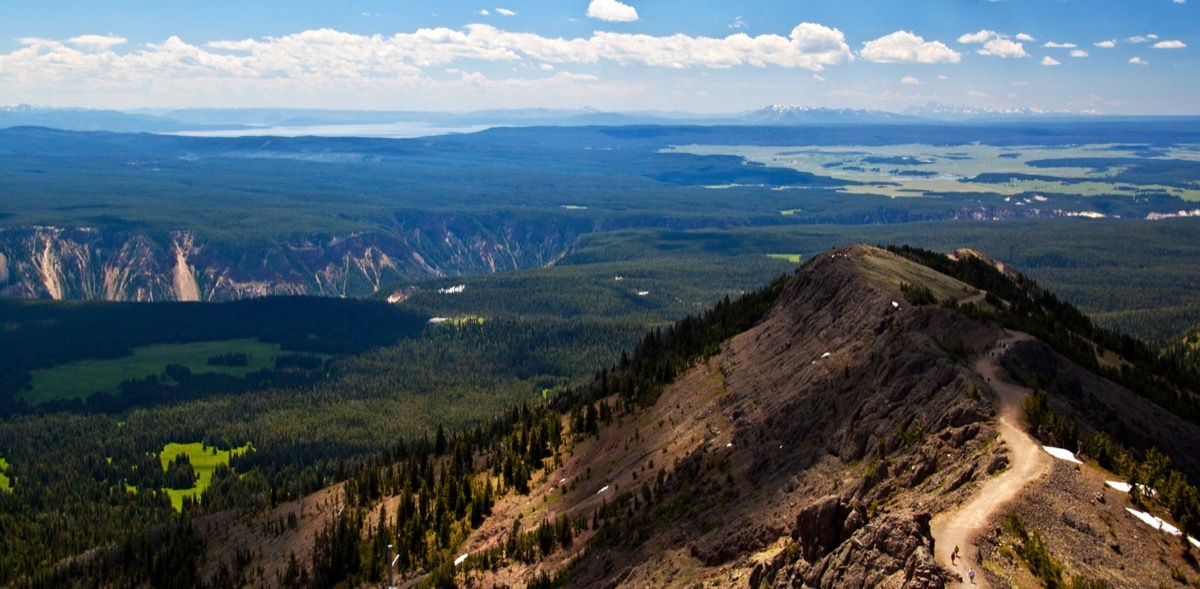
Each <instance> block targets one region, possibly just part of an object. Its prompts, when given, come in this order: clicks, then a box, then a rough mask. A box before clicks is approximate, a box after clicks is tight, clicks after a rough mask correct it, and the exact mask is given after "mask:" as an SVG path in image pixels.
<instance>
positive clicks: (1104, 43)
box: [1094, 39, 1117, 49]
mask: <svg viewBox="0 0 1200 589" xmlns="http://www.w3.org/2000/svg"><path fill="white" fill-rule="evenodd" d="M1094 45H1095V46H1096V47H1100V48H1103V49H1112V48H1113V47H1116V46H1117V41H1116V40H1115V39H1109V40H1107V41H1100V42H1099V43H1094Z"/></svg>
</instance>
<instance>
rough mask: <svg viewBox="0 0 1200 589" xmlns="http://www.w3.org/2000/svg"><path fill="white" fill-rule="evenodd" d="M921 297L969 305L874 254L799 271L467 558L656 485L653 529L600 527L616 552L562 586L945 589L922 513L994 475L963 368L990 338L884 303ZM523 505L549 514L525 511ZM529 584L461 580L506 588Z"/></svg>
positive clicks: (495, 522)
mask: <svg viewBox="0 0 1200 589" xmlns="http://www.w3.org/2000/svg"><path fill="white" fill-rule="evenodd" d="M930 280H933V281H934V282H930V283H931V284H932V285H933V287H934V288H935V289H936V290H937V291H938V292H941V293H943V295H942V296H959V297H963V298H967V297H971V296H975V295H976V294H977V293H976V292H975V291H974V290H973V289H971V288H969V287H967V286H966V285H964V284H962V283H958V282H957V281H953V280H951V279H948V278H946V277H935V276H932V272H930V271H928V269H925V268H923V267H920V266H917V265H916V264H913V263H911V262H908V261H907V260H903V259H901V258H899V257H897V256H893V255H891V254H888V253H887V252H883V251H881V250H878V249H875V248H869V247H850V248H845V249H841V250H837V251H835V252H831V253H829V254H825V255H822V256H819V257H817V258H814V260H813V261H811V262H810V263H809V264H807V265H806V266H805V267H804V268H803V269H801V270H800V271H798V273H797V276H796V277H795V279H794V280H793V281H792V282H791V283H790V285H789V286H788V287H787V289H786V290H785V292H784V293H783V294H782V295H781V297H780V300H779V302H778V303H777V304H776V307H775V308H774V309H773V310H772V311H771V312H770V313H769V315H768V316H767V318H766V319H765V320H764V321H763V322H761V323H760V324H759V325H758V326H757V327H755V328H753V329H751V330H750V331H748V332H746V333H744V334H742V335H740V336H738V337H736V338H734V339H733V340H732V341H730V342H729V343H728V344H726V345H725V346H724V347H723V349H722V350H721V352H720V353H719V354H718V355H716V356H714V357H712V358H710V359H708V360H707V361H703V362H701V363H699V364H697V365H696V366H695V367H694V368H693V369H692V370H691V371H689V372H688V373H686V374H684V375H683V376H681V377H680V378H678V379H677V381H676V383H675V384H673V385H672V386H670V387H668V389H667V390H666V391H665V392H664V394H663V395H662V397H661V398H660V399H659V400H658V402H657V404H656V405H655V406H654V407H653V408H650V409H648V410H645V411H644V412H643V413H642V414H641V415H639V416H635V417H631V418H626V419H624V420H623V421H622V422H621V423H619V424H617V423H614V424H613V426H611V427H609V428H606V429H604V430H602V432H601V434H600V436H599V437H598V438H597V439H590V440H587V441H584V442H583V443H581V444H580V445H579V446H577V447H576V449H575V452H574V453H573V455H572V457H571V459H570V460H568V461H567V462H566V464H565V465H564V466H562V467H561V468H560V469H558V470H556V471H555V472H552V473H549V474H548V475H547V476H546V479H545V480H546V482H544V483H543V484H542V485H541V486H539V487H535V488H534V490H533V492H531V494H530V496H529V497H518V498H516V499H513V500H510V501H507V502H506V503H502V504H501V505H500V506H498V508H497V510H496V514H497V515H496V516H495V517H493V518H492V520H491V521H489V522H487V523H485V524H484V528H483V529H482V530H481V531H480V532H479V533H477V534H476V535H475V537H474V539H473V540H472V543H471V545H469V546H467V547H466V548H467V550H478V549H480V548H484V547H486V546H487V545H489V544H490V543H491V542H496V541H500V539H501V538H502V537H503V530H506V529H508V528H509V527H511V525H512V523H511V522H512V521H513V519H515V518H516V517H517V516H518V515H520V516H522V517H523V518H526V521H527V522H530V521H538V520H540V519H541V518H548V519H550V520H551V521H553V520H552V518H554V517H557V516H558V514H560V513H568V514H570V515H572V516H577V515H588V514H591V513H592V512H593V510H595V509H596V508H597V507H598V506H600V505H602V504H603V503H605V502H606V501H608V500H610V499H611V496H612V495H615V494H617V493H620V492H621V490H622V489H629V490H636V489H638V487H639V485H640V481H643V480H645V479H646V477H650V476H653V474H654V472H655V470H657V469H658V468H660V467H665V470H666V471H667V472H666V475H667V476H666V485H665V489H666V491H665V492H664V493H663V494H662V496H661V497H659V498H657V499H655V505H654V506H653V507H651V508H645V509H648V511H644V512H643V514H645V513H650V514H652V515H634V516H633V517H631V518H629V520H628V521H609V522H608V523H607V524H606V525H612V526H617V529H620V528H622V527H628V528H629V529H628V531H627V534H628V539H626V540H625V541H622V542H616V543H614V542H612V541H611V540H605V541H604V542H598V543H595V544H594V545H588V547H587V549H586V552H585V553H583V556H581V557H580V559H579V560H578V561H577V562H576V563H575V564H574V569H573V570H574V576H572V577H571V585H572V586H585V587H606V586H613V585H614V584H616V585H623V586H647V587H649V586H681V587H682V586H686V587H690V586H693V585H694V584H695V583H697V582H704V583H705V584H706V585H707V584H708V583H711V582H714V581H717V580H720V581H721V582H722V584H725V583H732V584H733V585H734V586H751V587H759V586H777V587H793V586H795V587H800V586H811V587H879V586H896V587H899V586H907V587H941V586H944V584H945V583H946V582H948V581H950V580H951V579H952V578H953V577H952V575H951V574H950V572H949V571H946V570H944V569H943V568H941V567H940V566H939V565H937V564H936V562H935V560H934V558H933V549H934V546H933V539H932V536H931V534H930V527H929V521H930V517H931V514H932V513H936V512H938V511H939V510H941V509H946V508H948V507H950V506H953V505H955V504H957V503H959V502H961V501H962V500H963V499H964V498H965V497H966V496H968V495H969V494H970V492H971V489H972V487H973V485H974V484H975V483H976V482H977V481H979V480H981V479H983V478H986V477H987V476H988V474H989V473H990V472H994V471H996V470H999V469H1000V468H1001V467H1002V466H1003V464H1004V459H1003V453H1004V450H1003V448H1000V447H998V446H997V445H996V444H995V443H994V438H995V435H996V433H995V430H994V429H993V428H992V427H991V426H990V425H989V419H990V418H991V416H992V400H991V399H990V397H989V394H988V389H987V384H986V382H984V379H983V378H982V377H980V376H979V375H978V374H977V373H975V372H974V371H973V370H972V368H971V366H970V364H969V362H968V361H967V355H970V354H972V353H979V352H981V351H982V350H983V348H984V347H985V346H986V345H988V344H989V343H990V342H992V341H994V340H996V339H998V338H999V337H1001V336H1002V332H1001V330H1000V329H999V328H997V327H994V326H990V325H986V324H982V323H979V322H976V321H973V320H970V319H967V318H966V317H964V316H962V315H960V314H958V313H956V312H954V311H951V310H948V309H944V308H941V307H937V306H925V307H914V306H912V305H910V304H909V303H908V301H907V300H906V299H905V298H904V297H903V295H902V294H901V292H900V288H899V285H900V283H901V282H908V283H916V284H923V283H925V282H928V281H930ZM638 473H641V474H640V475H639V474H638ZM639 476H640V477H642V478H640V479H639V478H638V477H639ZM563 480H567V481H574V482H571V483H568V484H569V485H570V486H571V487H572V488H571V489H570V490H569V491H568V492H567V493H566V494H565V495H562V492H561V490H556V489H554V487H556V486H557V485H558V484H559V483H560V481H563ZM604 486H608V487H609V490H607V491H604V492H601V493H599V494H597V491H596V489H599V488H601V487H604ZM584 489H586V490H584ZM577 490H578V491H577ZM605 493H609V494H610V497H608V498H605V497H604V494H605ZM542 496H545V497H548V498H553V499H555V501H553V502H550V503H548V505H549V507H545V508H541V507H540V506H541V505H542V504H543V501H546V500H545V499H543V498H542ZM560 496H561V497H560ZM531 508H532V510H531ZM529 518H536V519H529ZM591 534H593V532H586V533H585V534H583V535H582V536H581V537H580V539H579V540H580V542H579V544H583V543H587V542H588V541H589V540H590V538H591ZM560 564H561V563H560ZM539 566H542V567H544V568H548V569H551V570H552V569H553V568H554V565H552V564H543V565H539ZM537 570H538V569H537V568H536V567H530V568H528V569H519V568H509V569H502V570H500V571H497V572H495V573H489V574H483V575H482V576H481V577H478V578H475V577H473V578H472V581H473V582H475V583H477V584H478V585H480V586H490V585H491V584H492V583H498V584H507V585H510V586H517V585H520V584H523V583H524V582H527V581H528V580H530V579H531V578H532V577H531V575H533V574H536V572H537Z"/></svg>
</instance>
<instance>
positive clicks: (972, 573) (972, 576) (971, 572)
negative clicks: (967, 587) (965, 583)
mask: <svg viewBox="0 0 1200 589" xmlns="http://www.w3.org/2000/svg"><path fill="white" fill-rule="evenodd" d="M967 578H969V579H971V584H972V585H974V584H975V569H971V570H969V571H967Z"/></svg>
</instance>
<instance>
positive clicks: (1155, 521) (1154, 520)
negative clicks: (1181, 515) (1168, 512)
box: [1125, 507, 1195, 542]
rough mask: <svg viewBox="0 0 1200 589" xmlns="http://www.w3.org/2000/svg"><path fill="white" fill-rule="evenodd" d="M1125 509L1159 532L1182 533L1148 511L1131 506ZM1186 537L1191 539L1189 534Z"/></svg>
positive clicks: (1174, 534) (1173, 534)
mask: <svg viewBox="0 0 1200 589" xmlns="http://www.w3.org/2000/svg"><path fill="white" fill-rule="evenodd" d="M1125 511H1128V512H1129V513H1130V514H1131V515H1133V517H1136V518H1138V519H1140V520H1142V522H1143V523H1145V524H1146V525H1148V526H1150V527H1152V528H1157V529H1158V530H1159V531H1160V532H1166V533H1168V534H1170V535H1172V536H1178V535H1180V534H1182V533H1183V532H1180V531H1179V528H1177V527H1175V526H1173V525H1171V524H1169V523H1167V522H1165V521H1163V519H1162V518H1160V517H1156V516H1153V515H1150V514H1149V513H1146V512H1144V511H1138V510H1136V509H1133V508H1131V507H1126V508H1125ZM1188 538H1189V539H1191V536H1188ZM1194 541H1195V540H1193V542H1194Z"/></svg>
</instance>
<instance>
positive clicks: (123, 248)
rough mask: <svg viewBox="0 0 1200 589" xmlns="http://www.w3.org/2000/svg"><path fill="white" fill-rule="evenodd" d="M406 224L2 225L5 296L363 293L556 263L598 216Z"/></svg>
mask: <svg viewBox="0 0 1200 589" xmlns="http://www.w3.org/2000/svg"><path fill="white" fill-rule="evenodd" d="M396 222H397V225H396V227H394V228H389V229H379V230H376V231H364V232H357V233H353V234H347V235H326V234H320V235H318V234H313V235H295V236H291V237H288V238H285V239H279V240H275V241H260V242H253V243H225V242H220V241H216V240H212V239H208V238H206V237H205V236H201V235H196V234H194V233H193V232H191V231H186V230H180V231H172V232H169V233H167V234H163V235H153V234H147V233H142V232H138V231H136V230H122V229H96V228H87V227H74V228H59V227H43V226H39V227H16V228H6V229H0V296H17V297H26V298H50V299H60V300H61V299H83V300H108V301H168V300H203V301H222V300H233V299H241V298H247V297H258V296H266V295H280V294H310V295H322V296H363V295H369V294H371V293H374V292H378V291H379V290H380V288H381V287H383V286H385V285H386V284H387V283H390V282H397V281H401V280H410V279H418V278H431V277H438V276H455V275H461V274H481V273H492V272H499V271H510V270H519V269H523V268H533V267H540V266H545V265H547V264H551V263H553V262H555V261H557V260H558V259H560V258H562V257H563V256H565V255H566V254H567V253H569V252H570V251H571V250H572V249H573V248H574V245H575V241H576V239H577V238H578V237H579V235H581V234H582V233H586V232H588V231H590V230H591V226H590V224H589V223H587V222H581V221H577V220H566V219H546V220H544V221H543V222H529V221H517V220H513V219H507V218H504V217H503V216H500V215H493V216H490V217H463V216H457V215H450V214H446V215H441V214H437V213H412V214H403V213H398V214H397V219H396Z"/></svg>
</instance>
